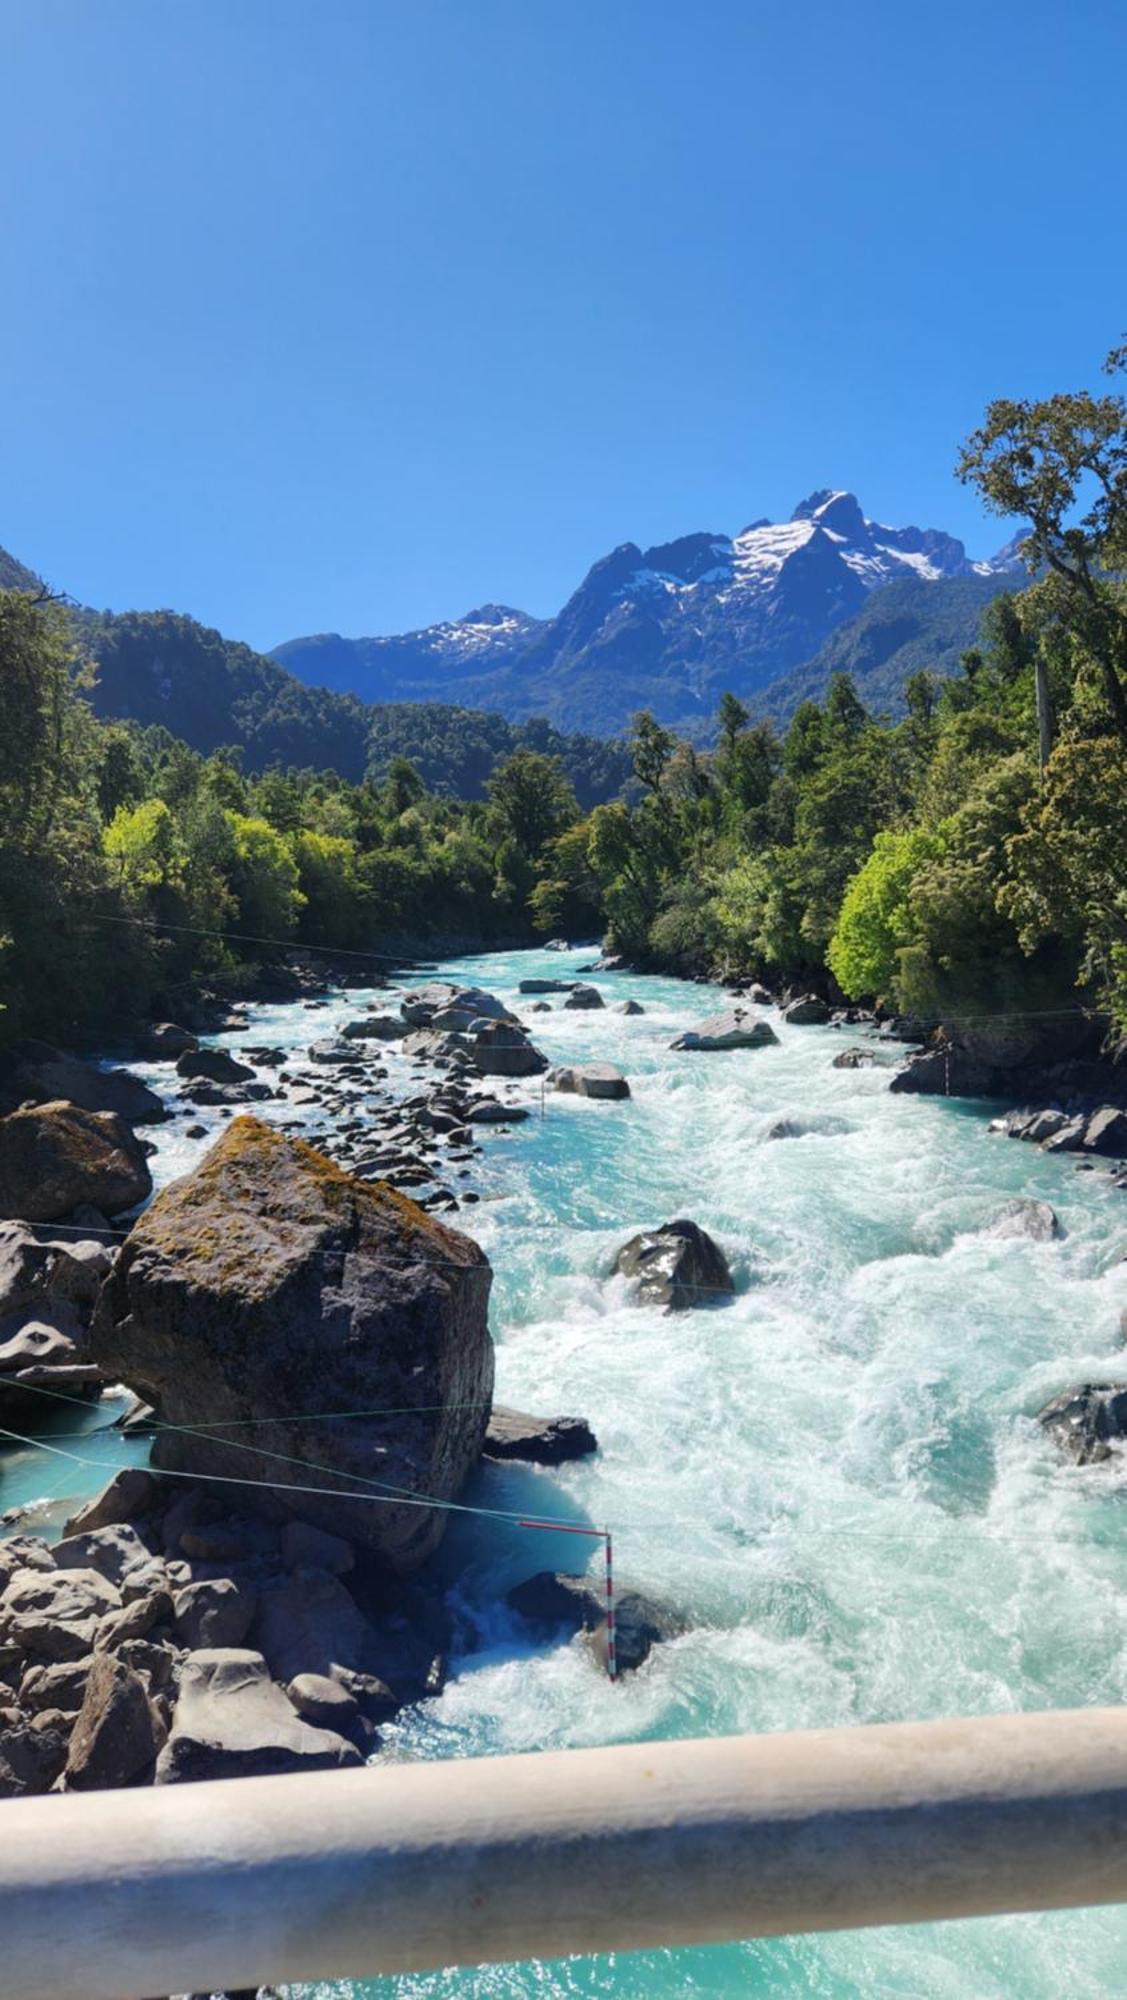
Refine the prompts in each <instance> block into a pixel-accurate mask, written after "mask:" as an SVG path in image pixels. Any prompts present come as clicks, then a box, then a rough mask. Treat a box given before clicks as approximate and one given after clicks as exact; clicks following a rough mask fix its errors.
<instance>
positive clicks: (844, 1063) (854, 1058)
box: [831, 1049, 880, 1069]
mask: <svg viewBox="0 0 1127 2000" xmlns="http://www.w3.org/2000/svg"><path fill="white" fill-rule="evenodd" d="M879 1061H880V1057H879V1056H878V1055H877V1052H876V1050H875V1049H842V1050H841V1052H840V1053H839V1054H838V1055H836V1056H835V1057H834V1059H833V1063H832V1065H831V1067H832V1068H833V1069H871V1068H873V1066H874V1065H875V1064H876V1063H878V1062H879Z"/></svg>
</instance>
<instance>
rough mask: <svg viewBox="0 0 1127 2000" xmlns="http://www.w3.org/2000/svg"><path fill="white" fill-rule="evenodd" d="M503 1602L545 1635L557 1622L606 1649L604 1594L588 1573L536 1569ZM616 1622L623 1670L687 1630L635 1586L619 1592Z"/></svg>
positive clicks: (556, 1627) (556, 1628)
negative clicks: (572, 1574) (588, 1636)
mask: <svg viewBox="0 0 1127 2000" xmlns="http://www.w3.org/2000/svg"><path fill="white" fill-rule="evenodd" d="M507 1602H508V1604H509V1606H510V1609H511V1610H513V1611H515V1612H516V1613H517V1616H518V1617H520V1618H523V1619H524V1622H525V1624H526V1625H531V1627H532V1629H533V1631H535V1632H539V1633H542V1634H544V1635H545V1636H546V1635H547V1634H548V1633H550V1632H556V1631H559V1630H560V1628H561V1627H562V1628H563V1629H565V1630H568V1631H571V1632H580V1631H583V1632H587V1633H589V1634H590V1636H591V1640H592V1643H593V1645H594V1647H595V1650H596V1652H598V1653H599V1654H600V1655H604V1654H605V1643H606V1600H605V1597H604V1595H603V1591H602V1588H601V1586H600V1585H599V1584H597V1583H593V1582H592V1581H591V1580H590V1579H589V1578H587V1577H585V1576H569V1575H568V1574H566V1572H562V1571H555V1572H554V1571H552V1570H540V1571H539V1572H538V1574H537V1575H536V1576H530V1577H529V1578H528V1579H527V1581H526V1582H524V1583H518V1584H517V1585H516V1587H515V1589H513V1590H510V1592H509V1594H508V1598H507ZM614 1623H615V1639H616V1646H615V1651H616V1654H617V1659H618V1667H619V1671H620V1672H622V1673H629V1672H631V1671H632V1670H633V1668H635V1667H640V1666H641V1664H642V1662H643V1660H645V1659H646V1658H647V1657H648V1655H649V1654H650V1652H651V1651H652V1649H653V1647H654V1646H656V1645H658V1644H659V1643H660V1641H661V1640H663V1639H675V1638H677V1636H678V1635H679V1634H680V1633H682V1632H683V1631H684V1630H685V1621H684V1619H682V1618H680V1617H679V1616H678V1615H677V1613H676V1612H673V1611H669V1610H667V1608H666V1607H665V1606H664V1605H662V1604H655V1603H654V1602H653V1600H652V1599H651V1598H648V1597H643V1596H642V1594H641V1592H640V1591H637V1590H624V1591H621V1592H619V1593H618V1595H617V1596H616V1598H615V1614H614Z"/></svg>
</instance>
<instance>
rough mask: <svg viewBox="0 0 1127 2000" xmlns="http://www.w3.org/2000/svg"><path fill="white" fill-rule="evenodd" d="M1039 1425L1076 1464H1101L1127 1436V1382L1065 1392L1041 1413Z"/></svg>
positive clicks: (1088, 1385) (1090, 1385)
mask: <svg viewBox="0 0 1127 2000" xmlns="http://www.w3.org/2000/svg"><path fill="white" fill-rule="evenodd" d="M1037 1422H1038V1423H1039V1424H1042V1425H1043V1426H1044V1428H1045V1430H1047V1431H1048V1432H1049V1434H1050V1436H1051V1437H1053V1438H1054V1439H1055V1441H1056V1443H1057V1444H1058V1445H1059V1446H1060V1448H1061V1450H1062V1451H1063V1452H1064V1453H1065V1455H1066V1457H1068V1458H1071V1459H1073V1460H1074V1461H1075V1463H1076V1464H1077V1465H1098V1464H1100V1463H1101V1461H1102V1460H1104V1459H1107V1458H1110V1457H1111V1456H1112V1445H1113V1443H1115V1442H1117V1441H1118V1440H1119V1439H1121V1438H1124V1437H1127V1382H1084V1383H1083V1384H1082V1385H1081V1386H1080V1388H1079V1389H1066V1390H1065V1392H1064V1394H1063V1395H1061V1396H1054V1397H1053V1399H1052V1401H1051V1402H1050V1403H1046V1404H1045V1407H1044V1409H1042V1410H1038V1412H1037Z"/></svg>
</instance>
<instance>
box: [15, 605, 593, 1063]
mask: <svg viewBox="0 0 1127 2000" xmlns="http://www.w3.org/2000/svg"><path fill="white" fill-rule="evenodd" d="M87 629H88V628H87ZM99 630H100V631H101V634H102V639H103V642H106V640H107V633H106V628H105V625H104V622H103V625H102V626H100V627H99ZM157 631H159V633H160V635H161V638H162V643H167V644H168V645H169V646H172V647H173V648H175V647H176V646H177V645H180V646H181V647H182V648H186V649H187V655H186V656H187V657H188V658H189V659H190V660H191V661H192V662H193V663H194V665H195V666H196V667H198V668H199V671H200V675H201V703H202V706H203V707H204V709H205V710H206V707H207V703H208V700H209V699H210V698H211V696H214V694H215V685H214V682H215V676H216V675H218V676H219V677H220V679H222V677H223V676H227V677H228V679H229V677H230V672H231V663H230V658H229V655H230V652H231V650H232V649H230V648H226V647H225V646H224V644H223V642H222V641H220V640H219V639H218V635H216V634H207V633H203V632H202V629H201V628H199V627H194V626H192V625H191V621H189V620H175V619H159V620H156V621H153V620H133V621H130V620H125V621H114V622H113V625H112V633H111V635H110V636H111V637H112V643H113V646H114V647H115V648H117V649H118V651H119V653H120V652H121V651H122V649H124V651H125V652H127V653H128V652H129V651H130V649H131V648H137V647H142V646H148V645H150V644H151V643H152V642H153V639H154V635H155V633H156V632H157ZM240 650H241V651H243V652H245V649H234V651H235V652H236V654H237V653H239V652H240ZM178 657H179V659H180V661H181V664H183V660H184V658H185V653H184V652H183V651H181V653H180V654H179V655H178ZM247 659H248V661H249V664H248V663H247V661H244V662H243V663H242V667H240V669H239V670H240V671H242V670H243V668H245V671H246V673H247V674H248V675H249V676H250V678H251V681H253V680H254V678H255V676H256V675H257V674H258V673H259V669H260V668H263V667H265V668H268V669H269V672H270V673H277V672H278V671H279V670H277V669H274V668H273V667H271V666H270V663H268V662H266V663H263V662H257V663H256V660H255V656H254V655H249V656H247ZM209 674H210V675H211V676H212V682H211V696H209V692H208V689H209V680H208V676H209ZM88 678H89V677H88V673H87V670H86V668H85V666H84V664H83V662H82V658H81V653H80V650H79V649H78V648H77V647H76V645H75V637H74V626H73V623H72V620H71V618H70V617H69V615H68V614H67V613H66V612H65V611H64V610H63V609H62V608H61V607H60V606H58V605H56V604H53V603H51V602H50V601H49V600H47V599H46V598H44V597H43V596H42V595H41V594H39V593H35V594H33V593H30V592H23V591H13V592H0V814H2V818H0V977H2V979H3V982H4V992H3V996H2V997H3V1007H4V1012H3V1013H2V1014H0V1032H3V1034H4V1035H5V1036H6V1037H9V1038H12V1037H17V1036H19V1035H21V1034H26V1033H28V1032H31V1031H34V1032H35V1033H36V1034H39V1035H45V1036H54V1037H56V1038H57V1039H60V1040H64V1041H65V1040H75V1039H80V1038H82V1037H84V1036H88V1035H90V1036H92V1035H97V1034H99V1033H105V1032H107V1031H108V1030H110V1029H113V1028H118V1027H119V1026H120V1024H121V1022H122V1021H123V1020H126V1019H129V1018H132V1017H133V1016H135V1015H137V1014H139V1013H141V1012H142V1011H143V1010H144V1009H145V1008H146V1007H147V1006H148V1005H149V1004H150V1003H151V1001H152V1000H153V998H154V996H156V995H157V994H159V993H161V992H163V991H166V990H167V989H168V988H170V987H171V986H174V985H176V984H177V983H179V982H192V981H197V980H200V979H205V978H206V979H208V980H211V981H215V982H218V983H219V984H220V985H222V984H224V983H230V982H237V983H239V984H244V983H245V982H246V980H247V978H248V977H252V976H253V972H254V968H255V966H256V965H258V964H259V963H260V962H261V961H263V960H264V959H269V958H271V957H276V956H277V955H278V953H279V952H280V951H282V950H284V948H285V946H286V945H287V943H289V942H291V941H292V943H293V944H295V945H310V946H316V947H320V948H326V949H329V950H332V949H334V948H336V949H342V950H364V949H365V948H368V949H373V950H380V949H385V950H386V949H390V950H392V951H393V952H394V951H395V950H396V949H411V948H412V947H416V946H423V947H426V946H427V945H428V943H431V942H432V941H437V942H444V941H445V940H446V938H450V939H452V940H455V941H462V940H464V941H465V942H466V943H474V944H488V943H490V942H493V941H496V942H501V941H506V942H511V941H513V940H519V939H521V938H528V939H529V940H531V937H532V935H533V922H534V920H535V921H540V922H542V921H543V920H544V917H545V915H546V913H547V912H548V911H549V910H551V911H552V913H553V915H554V916H555V918H556V920H557V924H558V926H559V927H562V928H569V927H571V926H572V925H573V924H574V925H576V926H577V927H578V928H580V929H581V930H582V931H583V932H590V931H592V930H597V929H598V928H599V927H600V926H601V923H602V907H601V890H600V885H599V882H598V880H597V878H596V876H595V875H594V873H593V872H592V870H591V868H590V866H589V865H588V863H587V858H586V853H587V842H588V829H587V828H586V826H585V825H583V824H582V821H581V814H580V808H579V805H578V803H577V800H576V797H575V793H574V791H573V789H572V786H571V783H570V781H569V778H568V775H567V771H566V767H565V763H564V759H563V757H562V755H557V754H555V753H554V752H553V753H552V754H549V752H548V751H547V750H544V749H537V748H532V747H529V746H528V745H524V746H522V747H519V748H517V749H516V750H514V751H513V752H512V753H511V754H510V755H508V756H506V757H502V758H501V759H499V760H498V759H497V758H496V757H491V759H490V765H489V766H487V767H486V768H487V775H488V770H489V769H490V768H492V775H491V776H489V777H488V804H483V803H472V802H470V803H467V802H463V801H459V800H455V799H451V798H448V797H438V796H435V795H434V794H433V793H431V792H428V790H427V788H426V785H425V783H424V781H423V778H422V776H421V774H420V772H419V770H418V769H417V768H416V767H415V766H414V765H413V764H412V763H411V762H410V760H409V759H407V758H406V757H404V756H403V755H401V754H396V755H395V756H393V757H392V758H391V759H390V760H389V763H388V767H387V769H386V771H385V772H384V773H383V774H382V775H381V776H380V778H379V779H378V780H374V779H367V778H363V777H361V778H360V780H359V781H358V782H351V781H349V780H348V779H347V778H344V777H342V776H341V775H340V772H339V770H338V769H337V768H334V767H332V766H330V767H328V768H325V769H322V770H319V771H318V770H311V769H308V768H293V767H291V768H288V769H281V768H277V767H272V768H269V769H267V770H265V771H257V770H256V769H255V768H254V757H253V755H251V756H249V757H248V756H245V755H244V750H243V747H242V745H241V744H240V745H236V746H232V744H231V743H230V741H229V740H226V741H225V740H224V739H222V738H220V739H219V740H217V741H215V742H213V743H212V744H210V746H209V750H208V754H207V755H202V754H200V752H199V751H197V750H193V749H192V748H190V747H189V746H188V745H187V744H185V743H183V742H181V741H180V740H179V739H178V738H177V737H175V736H174V735H173V734H172V733H171V731H170V730H169V729H168V728H167V727H166V726H165V724H164V723H163V722H160V723H153V724H152V725H150V726H148V727H138V726H137V725H135V724H129V723H125V722H122V721H116V720H115V721H109V722H101V721H99V720H97V719H96V717H95V716H94V714H93V713H92V712H91V708H90V706H89V703H88V701H87V699H86V696H87V694H88V691H89V689H88ZM282 678H283V679H285V678H287V677H285V676H283V677H282ZM263 684H264V685H268V682H264V683H263ZM221 692H222V695H223V700H222V701H220V702H219V703H218V705H217V707H216V708H215V721H216V729H218V726H219V723H220V722H229V720H230V713H229V708H230V703H229V694H230V689H229V687H228V686H225V687H223V688H222V689H221ZM225 703H226V707H225V706H224V704H225ZM173 706H175V704H173ZM532 733H533V734H534V735H535V734H536V733H537V732H535V731H533V732H532ZM540 740H545V739H544V738H543V737H542V736H541V738H540ZM546 740H547V741H548V742H549V743H551V742H552V741H559V742H563V741H564V740H565V739H558V738H555V737H554V732H548V735H547V739H546ZM605 747H606V746H599V749H600V752H602V750H603V749H604V748H605ZM618 754H619V757H620V762H621V755H622V753H618ZM244 764H246V765H248V766H249V768H247V769H245V768H244Z"/></svg>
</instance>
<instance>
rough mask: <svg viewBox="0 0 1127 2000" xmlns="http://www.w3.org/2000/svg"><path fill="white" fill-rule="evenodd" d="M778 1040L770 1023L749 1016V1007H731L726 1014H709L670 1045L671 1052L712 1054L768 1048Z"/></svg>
mask: <svg viewBox="0 0 1127 2000" xmlns="http://www.w3.org/2000/svg"><path fill="white" fill-rule="evenodd" d="M778 1039H779V1037H778V1036H777V1034H776V1033H775V1030H774V1028H773V1027H772V1026H771V1023H770V1022H769V1021H764V1020H763V1019H762V1018H761V1017H760V1016H759V1015H757V1014H752V1013H749V1011H748V1009H747V1008H746V1007H729V1008H728V1009H727V1010H726V1011H725V1012H724V1013H723V1014H710V1015H709V1017H708V1019H707V1020H706V1021H702V1022H701V1023H700V1026H699V1027H696V1028H688V1029H686V1031H685V1033H684V1034H683V1035H678V1036H677V1039H676V1041H674V1042H671V1043H670V1044H669V1046H670V1048H672V1049H686V1050H692V1051H700V1052H701V1053H711V1052H713V1051H716V1050H725V1049H761V1048H767V1047H769V1046H770V1044H771V1043H772V1042H777V1041H778Z"/></svg>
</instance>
